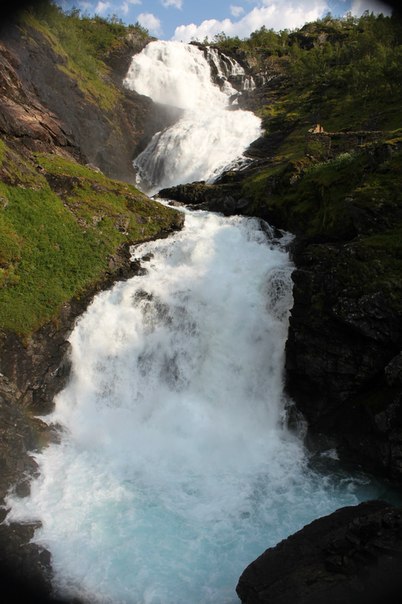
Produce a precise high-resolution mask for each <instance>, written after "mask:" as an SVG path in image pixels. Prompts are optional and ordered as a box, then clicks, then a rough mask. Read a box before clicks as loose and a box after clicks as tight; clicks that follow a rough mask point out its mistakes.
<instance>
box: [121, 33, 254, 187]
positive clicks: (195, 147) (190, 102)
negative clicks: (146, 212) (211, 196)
mask: <svg viewBox="0 0 402 604" xmlns="http://www.w3.org/2000/svg"><path fill="white" fill-rule="evenodd" d="M211 64H212V65H213V66H214V70H215V71H216V75H217V76H218V79H219V81H220V82H221V86H218V85H217V84H215V83H214V81H213V78H212V73H211ZM230 74H232V75H233V76H234V77H237V78H239V77H244V82H245V84H244V86H245V87H250V86H251V81H250V78H247V77H245V76H243V74H244V70H243V69H242V68H241V67H240V65H238V64H237V63H236V62H235V61H234V60H233V59H230V60H227V61H226V62H225V63H224V67H221V66H220V63H219V60H218V57H217V56H216V51H215V52H212V53H211V57H210V62H209V61H208V60H207V58H206V57H205V54H204V52H203V51H202V50H201V49H200V48H198V47H197V46H194V45H191V44H183V43H180V42H161V41H158V42H151V43H150V44H148V45H147V46H146V47H145V49H144V50H143V51H142V52H141V53H140V54H138V55H135V56H134V57H133V60H132V63H131V66H130V68H129V71H128V74H127V76H126V78H125V85H126V86H127V87H128V88H130V89H131V90H135V91H136V92H138V93H140V94H144V95H146V96H149V97H150V98H152V99H153V100H154V101H155V102H157V103H165V104H168V105H173V106H175V107H179V108H181V109H183V115H182V118H181V119H179V121H178V122H176V123H175V124H174V125H173V126H171V127H170V128H167V129H165V130H163V131H161V132H158V133H156V134H155V135H154V137H153V138H152V140H151V141H150V143H149V145H148V146H147V148H146V149H145V150H144V151H143V152H142V153H141V154H140V155H139V156H138V157H137V158H136V159H135V161H134V166H135V168H136V169H137V171H138V184H139V185H140V186H141V188H142V189H143V190H145V191H146V192H148V193H149V194H154V193H155V192H157V191H158V190H159V189H162V188H164V187H168V186H172V185H175V184H179V183H184V182H192V181H195V180H213V179H214V178H215V177H217V176H218V175H219V174H220V173H221V172H222V171H223V169H224V168H226V167H228V166H230V165H231V164H232V163H233V162H234V161H236V160H238V159H239V158H241V157H242V156H243V153H244V151H245V150H246V149H247V147H248V146H249V145H250V144H251V143H252V142H253V140H255V139H256V138H258V137H259V136H260V134H261V122H260V119H259V118H257V117H256V116H255V115H254V114H253V113H251V112H249V111H242V110H240V109H234V107H233V105H231V104H230V102H231V99H232V97H233V96H236V95H237V91H236V89H235V88H233V87H232V85H231V84H230V82H229V79H228V78H229V76H230Z"/></svg>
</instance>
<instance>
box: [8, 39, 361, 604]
mask: <svg viewBox="0 0 402 604" xmlns="http://www.w3.org/2000/svg"><path fill="white" fill-rule="evenodd" d="M158 61H159V62H160V63H161V65H160V66H159V67H158V68H156V67H155V65H157V64H158ZM183 64H185V65H186V73H187V76H186V77H187V80H186V81H185V82H184V81H183V78H182V71H181V70H182V67H183ZM147 65H148V68H147ZM149 65H151V66H152V69H150V68H149ZM235 75H236V74H235ZM128 80H129V81H132V82H134V81H135V82H136V87H137V90H139V91H140V92H143V93H144V94H149V95H150V96H152V97H153V98H155V99H156V100H158V101H165V102H171V103H175V104H177V105H178V106H181V107H184V108H185V114H184V117H183V120H181V121H180V122H179V123H178V124H176V126H175V127H173V129H169V131H167V132H166V133H163V134H161V135H158V136H157V137H156V138H155V140H154V141H153V142H152V143H151V146H150V148H149V149H148V151H147V152H146V153H145V155H143V157H142V159H141V160H138V162H139V163H141V165H142V166H143V167H144V171H145V170H148V171H147V178H148V179H149V180H150V181H152V182H153V184H154V186H158V187H159V188H160V187H161V186H163V185H165V184H171V182H170V181H169V180H168V181H167V180H166V179H169V178H170V176H169V174H170V173H171V174H172V175H174V176H172V179H173V182H174V181H176V180H180V181H185V180H189V179H191V178H192V177H194V178H199V177H201V176H200V175H201V174H203V176H204V177H206V175H210V174H213V173H214V171H215V170H217V169H219V167H222V166H223V165H224V164H225V162H227V161H228V160H229V157H228V156H226V155H225V153H224V149H225V148H227V147H228V146H230V145H231V144H232V143H233V150H232V151H233V156H232V159H233V158H234V157H235V156H236V154H238V153H240V152H241V148H243V147H244V145H246V143H247V140H248V139H250V142H251V140H252V139H253V138H255V135H256V133H257V130H258V128H259V126H258V123H257V122H256V121H255V120H254V119H252V118H251V117H250V115H248V114H244V112H228V111H227V110H226V103H227V90H228V88H227V87H226V92H221V91H220V89H219V88H218V87H216V86H212V85H211V81H210V72H209V68H208V69H207V63H206V62H205V59H204V57H203V55H202V53H201V52H200V51H199V50H198V49H197V48H195V47H191V46H190V47H188V46H184V45H180V44H175V43H173V44H172V43H170V45H169V46H167V45H166V43H154V44H150V45H149V46H148V47H147V49H146V51H145V52H144V53H142V54H141V55H140V56H139V57H137V59H136V60H135V61H134V63H133V65H132V68H131V71H130V75H129V77H128ZM140 86H142V88H140ZM162 90H164V91H165V92H164V96H162V95H161V91H162ZM170 94H171V95H172V96H169V95H170ZM158 95H159V96H158ZM189 107H191V108H193V107H195V108H196V109H197V112H198V113H199V114H200V115H199V116H198V117H197V120H198V121H194V120H195V116H194V115H193V114H192V113H191V112H190V110H189ZM193 113H194V112H193ZM215 113H216V121H215V115H214V114H215ZM233 116H234V117H235V118H236V119H235V120H234V121H231V117H233ZM186 129H187V130H188V132H187V130H186ZM211 129H212V130H211ZM243 129H244V130H245V131H247V134H244V136H243ZM227 130H229V133H228V132H227ZM201 134H202V135H201ZM194 136H195V139H194ZM237 137H239V139H240V143H239V144H238V142H236V141H237ZM220 138H222V139H223V140H224V145H223V148H222V150H221V149H220V147H219V145H218V142H219V141H218V140H217V139H220ZM204 139H205V140H204ZM204 143H205V151H204V150H203V145H204ZM236 145H237V146H236ZM208 147H209V155H210V156H212V159H211V158H208V157H207V156H208ZM218 147H219V149H218ZM194 150H195V151H196V153H195V154H194ZM201 151H202V153H201ZM147 153H149V156H148V157H147ZM153 153H154V156H152V154H153ZM195 157H197V158H198V159H199V161H198V163H197V165H196V166H195V167H194V166H193V164H194V162H195ZM210 159H211V161H209V160H210ZM176 163H177V165H176ZM150 166H153V167H150ZM192 175H193V176H192ZM135 254H136V255H137V256H138V257H144V266H145V265H146V266H147V273H146V274H144V275H141V276H136V277H134V278H132V279H130V280H129V281H127V282H122V283H118V284H117V285H116V286H115V287H114V288H113V289H112V290H110V291H107V292H103V293H102V294H100V295H98V296H97V297H96V298H95V299H94V301H93V303H92V304H91V305H90V307H89V308H88V310H87V312H86V313H85V314H84V315H83V316H82V317H81V318H80V320H79V321H78V323H77V325H76V328H75V330H74V332H73V334H72V336H71V344H72V363H73V365H72V376H71V379H70V382H69V384H68V386H67V387H66V389H65V390H64V391H63V392H62V393H61V394H60V395H59V396H58V397H57V400H56V408H55V412H54V413H53V414H52V415H51V416H50V417H49V421H50V422H54V423H55V424H58V425H59V426H61V435H60V439H61V442H60V444H52V445H50V446H49V447H47V448H46V449H45V450H44V451H43V452H41V453H40V454H38V455H37V456H36V459H37V461H38V464H39V469H40V474H39V477H38V478H36V479H35V480H34V481H33V483H32V488H31V495H30V496H29V497H27V498H23V499H19V498H17V497H16V496H14V495H12V494H10V496H9V498H8V504H9V505H10V506H11V512H10V514H9V515H8V517H7V520H8V521H13V520H15V521H24V520H28V519H40V520H41V521H42V528H41V529H40V530H38V531H37V532H36V533H35V541H37V542H39V543H41V544H43V545H44V546H46V547H47V548H48V549H49V550H50V551H51V554H52V565H53V570H54V582H55V588H56V590H57V592H58V593H59V594H60V595H62V596H66V597H68V598H73V597H75V596H76V597H78V598H80V599H82V600H87V601H89V602H91V603H93V602H95V603H112V604H123V603H125V604H189V603H191V604H233V603H235V602H237V601H238V600H237V597H236V596H235V591H234V589H235V586H236V582H237V579H238V577H239V575H240V573H241V572H242V570H243V569H244V567H245V566H246V565H247V564H248V563H249V562H251V561H252V560H253V559H254V558H255V557H256V556H257V555H259V554H260V553H261V552H262V551H264V549H265V548H267V547H268V546H270V545H274V544H275V543H277V542H278V541H279V540H280V539H282V538H284V537H286V536H288V535H289V534H290V533H292V532H294V531H295V530H297V529H299V528H301V527H302V526H303V525H304V524H306V523H307V522H309V521H311V520H313V519H314V518H316V517H318V516H321V515H323V514H325V513H328V512H330V511H333V510H334V509H336V508H338V507H340V506H342V505H346V504H353V503H357V502H358V501H359V500H361V499H365V498H366V497H367V495H368V494H369V487H368V486H367V485H366V482H365V480H364V479H359V480H357V479H352V478H350V477H348V476H346V475H343V474H341V473H339V472H337V473H336V472H335V473H334V472H333V473H332V474H331V476H330V475H323V474H319V473H317V472H314V471H313V470H312V469H311V468H309V464H308V459H307V457H306V453H305V451H304V449H303V446H302V443H301V442H300V441H299V440H298V438H297V437H296V436H295V435H292V434H291V433H289V431H288V430H287V429H286V427H285V426H284V425H283V417H284V400H283V388H282V378H283V375H282V374H283V356H284V343H285V340H286V334H287V318H288V311H289V307H290V305H291V303H292V296H291V281H290V273H291V270H292V267H291V264H290V261H289V257H288V254H287V253H286V251H285V250H284V249H283V247H281V242H279V241H275V240H274V239H273V236H272V233H270V230H269V227H268V226H267V225H264V224H263V223H261V222H260V221H258V220H256V219H247V218H240V217H232V218H229V219H227V218H226V219H225V218H224V217H222V216H220V215H213V214H208V213H204V212H197V213H190V212H186V224H185V228H184V229H183V231H181V232H180V233H178V234H176V235H175V236H174V237H171V238H169V239H165V240H162V241H157V242H151V243H147V244H143V245H141V246H139V247H137V248H136V250H135ZM145 258H146V262H145Z"/></svg>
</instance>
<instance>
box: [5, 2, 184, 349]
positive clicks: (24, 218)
mask: <svg viewBox="0 0 402 604" xmlns="http://www.w3.org/2000/svg"><path fill="white" fill-rule="evenodd" d="M148 39H149V38H148V35H147V32H146V31H145V30H143V29H142V28H141V27H139V26H131V27H125V26H124V25H122V24H121V23H119V22H115V21H111V20H104V19H101V18H98V17H96V18H94V19H89V18H82V17H81V16H80V15H79V14H78V12H77V11H72V12H71V13H69V14H64V13H63V12H62V11H61V10H60V9H59V8H57V7H56V6H55V5H53V3H52V2H49V1H43V2H40V3H37V4H35V5H34V7H33V8H32V9H31V10H27V11H25V12H23V13H21V14H19V15H18V17H16V20H15V21H14V22H12V23H10V24H8V26H7V27H3V30H2V32H1V36H0V67H1V73H0V330H3V331H5V332H13V333H15V334H18V335H20V336H23V337H24V338H27V337H28V336H29V335H30V334H32V333H33V332H35V331H36V330H37V329H38V328H39V327H41V326H42V325H44V324H45V323H47V322H48V321H50V320H52V319H55V318H56V317H57V316H58V313H59V312H60V309H61V308H62V306H63V304H64V303H65V302H68V301H69V300H70V299H71V298H73V297H79V296H81V295H82V294H83V293H85V292H86V291H87V290H88V289H91V288H93V287H94V286H95V285H96V283H97V282H99V281H102V280H104V278H105V275H106V274H109V273H113V270H114V267H115V265H116V264H117V262H116V257H117V256H118V255H119V254H120V253H121V250H122V249H125V250H126V255H127V254H128V252H127V250H128V245H129V244H132V243H136V242H141V241H144V240H147V239H150V238H153V237H158V236H161V235H164V234H165V233H167V232H169V230H171V229H174V228H178V227H179V225H180V217H179V214H178V213H177V212H176V211H175V210H172V209H168V208H165V207H164V206H162V205H160V204H158V203H156V202H153V201H151V200H150V199H148V198H147V197H146V196H145V195H143V194H142V193H140V192H139V191H138V190H137V189H135V187H133V186H132V185H130V184H128V183H124V182H122V181H120V180H116V179H115V178H109V177H108V176H106V175H105V174H109V176H111V175H112V176H113V175H114V174H115V173H116V171H117V173H118V169H119V166H120V165H121V164H123V163H124V161H126V162H127V164H128V169H131V171H132V167H131V159H132V157H133V153H134V147H135V145H136V144H137V143H138V138H139V136H140V135H139V134H138V133H136V131H135V130H133V128H132V126H131V125H132V123H133V121H134V118H133V115H132V114H133V113H135V112H136V111H137V109H138V114H139V117H138V116H137V118H138V119H142V117H143V115H142V113H141V111H142V110H143V105H141V104H139V105H138V107H137V105H135V99H134V101H133V100H132V99H129V101H127V103H128V102H130V103H131V104H130V106H129V110H128V109H127V104H125V102H126V101H125V91H124V89H123V87H122V86H121V84H119V77H118V76H117V75H116V73H115V72H114V71H113V68H112V64H113V62H114V61H117V62H119V61H118V59H119V57H120V59H121V61H123V63H124V61H126V62H127V61H129V59H130V57H131V56H132V54H133V52H134V51H135V49H137V50H140V49H141V48H142V46H143V45H144V44H145V42H146V41H147V40H148ZM108 61H110V64H109V63H108ZM120 79H121V78H120ZM130 128H131V129H130ZM125 145H126V146H127V149H126V151H125V156H124V158H122V157H121V156H119V153H120V150H121V149H122V148H124V146H125ZM92 150H93V155H89V154H90V153H91V152H92ZM98 152H99V153H100V154H103V155H100V156H99V157H97V156H96V153H98ZM88 155H89V156H88ZM108 158H111V159H110V161H109V162H108V161H107V160H108ZM103 159H104V161H102V160H103ZM98 160H99V161H98ZM89 162H91V163H89ZM113 162H115V164H116V165H117V168H116V165H115V164H114V163H113ZM94 163H95V164H97V165H99V164H100V165H101V167H102V169H103V172H104V173H102V172H101V171H100V170H98V169H96V168H94V166H93V164H94ZM131 178H134V173H133V172H132V177H131Z"/></svg>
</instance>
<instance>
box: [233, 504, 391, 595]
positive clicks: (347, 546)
mask: <svg viewBox="0 0 402 604" xmlns="http://www.w3.org/2000/svg"><path fill="white" fill-rule="evenodd" d="M401 563H402V510H401V509H399V508H395V507H393V506H390V505H389V504H386V503H384V502H381V501H373V502H367V503H362V504H360V505H358V506H356V507H347V508H342V509H340V510H338V511H336V512H334V513H333V514H330V515H329V516H325V517H323V518H320V519H319V520H315V521H314V522H312V523H311V524H309V525H308V526H305V527H304V528H303V529H302V530H301V531H298V532H297V533H295V534H294V535H292V536H291V537H289V538H288V539H286V540H285V541H282V542H281V543H279V544H278V545H277V546H276V547H273V548H270V549H268V550H266V552H264V553H263V554H262V555H261V556H260V557H259V558H257V559H256V560H255V561H254V562H252V563H251V564H250V565H249V566H248V567H247V568H246V569H245V571H244V572H243V574H242V575H241V577H240V579H239V583H238V585H237V588H236V591H237V594H238V595H239V597H240V599H241V601H242V602H243V604H264V603H267V604H268V603H269V604H295V603H296V602H297V604H323V603H326V604H340V602H342V604H382V603H385V602H387V604H397V603H398V602H400V594H401V593H402V575H401V573H400V568H401Z"/></svg>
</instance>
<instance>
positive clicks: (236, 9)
mask: <svg viewBox="0 0 402 604" xmlns="http://www.w3.org/2000/svg"><path fill="white" fill-rule="evenodd" d="M243 13H244V8H243V7H242V6H234V5H233V4H231V6H230V14H231V15H233V17H240V15H242V14H243Z"/></svg>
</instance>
